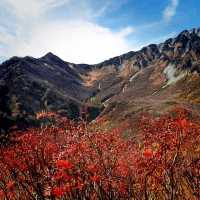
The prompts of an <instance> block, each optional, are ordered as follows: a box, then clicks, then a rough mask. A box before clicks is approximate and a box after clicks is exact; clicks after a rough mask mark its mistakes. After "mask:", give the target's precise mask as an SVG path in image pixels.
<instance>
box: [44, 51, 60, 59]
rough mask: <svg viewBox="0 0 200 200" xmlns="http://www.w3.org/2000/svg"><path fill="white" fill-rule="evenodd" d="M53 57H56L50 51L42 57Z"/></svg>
mask: <svg viewBox="0 0 200 200" xmlns="http://www.w3.org/2000/svg"><path fill="white" fill-rule="evenodd" d="M55 57H57V56H56V55H55V54H53V53H52V52H48V53H47V54H45V55H44V56H43V57H42V58H55Z"/></svg>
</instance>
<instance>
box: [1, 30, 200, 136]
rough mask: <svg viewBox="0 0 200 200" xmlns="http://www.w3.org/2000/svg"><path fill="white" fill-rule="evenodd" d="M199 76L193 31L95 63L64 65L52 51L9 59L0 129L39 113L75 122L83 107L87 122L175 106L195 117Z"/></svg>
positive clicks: (199, 36)
mask: <svg viewBox="0 0 200 200" xmlns="http://www.w3.org/2000/svg"><path fill="white" fill-rule="evenodd" d="M199 74H200V29H198V28H196V29H192V30H189V31H188V30H185V31H183V32H182V33H180V34H179V35H178V36H177V37H175V38H170V39H168V40H166V41H165V42H163V43H161V44H158V45H156V44H151V45H149V46H146V47H144V48H142V49H141V50H139V51H136V52H128V53H126V54H124V55H121V56H117V57H114V58H111V59H109V60H106V61H104V62H102V63H99V64H95V65H87V64H73V63H68V62H66V61H63V60H61V59H60V58H59V57H57V56H56V55H54V54H52V53H48V54H46V55H45V56H43V57H41V58H37V59H36V58H33V57H29V56H27V57H24V58H19V57H13V58H11V59H9V60H7V61H5V62H4V63H2V64H1V65H0V92H1V96H0V118H1V123H2V124H1V127H2V128H1V131H3V132H4V131H7V130H8V129H9V128H10V127H11V126H13V125H14V124H16V125H17V126H19V127H20V128H23V127H27V126H29V125H30V124H33V123H34V121H35V117H36V113H37V112H41V111H53V112H58V113H60V114H64V115H66V116H68V117H69V118H71V119H78V118H79V117H80V112H81V107H83V106H84V105H87V107H88V113H89V117H88V119H89V121H91V120H94V119H95V118H96V117H97V116H105V117H107V118H110V119H112V121H115V120H121V119H126V118H127V117H133V118H135V117H137V115H138V114H139V113H141V112H143V111H145V112H150V113H153V114H156V113H157V114H159V113H165V112H167V111H168V110H170V108H172V107H173V106H179V105H180V106H182V107H184V108H187V109H189V110H190V111H191V112H192V113H193V114H194V115H195V116H196V115H197V116H198V114H199V109H200V106H199V103H200V88H199V86H200V77H199ZM118 113H120V115H119V114H118ZM4 122H5V123H4Z"/></svg>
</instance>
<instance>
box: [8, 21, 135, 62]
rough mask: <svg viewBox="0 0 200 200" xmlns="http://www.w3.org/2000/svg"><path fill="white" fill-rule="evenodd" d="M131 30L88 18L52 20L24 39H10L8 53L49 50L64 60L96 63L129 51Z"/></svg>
mask: <svg viewBox="0 0 200 200" xmlns="http://www.w3.org/2000/svg"><path fill="white" fill-rule="evenodd" d="M130 33H131V29H130V28H128V29H126V28H125V29H124V31H123V30H122V31H119V32H112V31H111V30H110V29H108V28H105V27H102V26H99V25H97V24H94V23H91V22H87V21H68V22H53V23H48V24H41V25H39V26H37V27H35V28H34V29H33V30H32V33H31V36H30V38H29V40H27V41H23V40H17V39H16V40H14V41H13V40H12V44H13V45H11V46H10V49H9V52H10V56H11V55H17V56H24V55H31V56H35V57H40V56H42V55H44V54H45V53H47V52H49V51H51V52H53V53H54V54H56V55H58V56H60V57H61V58H63V59H65V60H66V61H70V62H75V63H80V62H85V63H97V62H100V61H103V60H104V59H107V58H109V57H113V56H116V55H119V54H121V53H125V52H127V51H129V50H130V49H131V47H130V46H129V45H128V42H127V40H126V36H127V34H130Z"/></svg>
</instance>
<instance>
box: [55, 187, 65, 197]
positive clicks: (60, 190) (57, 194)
mask: <svg viewBox="0 0 200 200" xmlns="http://www.w3.org/2000/svg"><path fill="white" fill-rule="evenodd" d="M64 193H65V190H64V188H61V187H55V188H53V189H52V194H53V196H55V197H58V198H60V197H62V196H63V195H64Z"/></svg>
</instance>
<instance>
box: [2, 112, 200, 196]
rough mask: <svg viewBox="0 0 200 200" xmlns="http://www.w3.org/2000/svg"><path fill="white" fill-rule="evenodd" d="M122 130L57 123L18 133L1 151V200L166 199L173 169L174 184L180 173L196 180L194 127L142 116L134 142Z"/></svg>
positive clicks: (179, 120) (176, 120) (179, 121)
mask: <svg viewBox="0 0 200 200" xmlns="http://www.w3.org/2000/svg"><path fill="white" fill-rule="evenodd" d="M125 127H129V126H127V125H126V126H124V127H123V128H116V129H113V130H110V131H101V132H100V131H95V130H92V131H90V130H86V127H85V124H81V123H77V124H76V123H74V122H72V121H70V120H67V119H59V120H56V124H55V125H54V126H47V127H45V128H44V129H43V130H41V129H30V130H28V131H27V132H26V133H24V134H20V135H19V136H18V135H17V136H16V139H15V141H14V145H13V146H8V147H5V148H4V149H2V150H1V152H0V168H1V171H0V177H1V178H0V187H2V188H0V189H2V190H0V199H1V195H2V196H3V197H2V199H3V198H5V195H8V197H11V195H12V198H13V199H16V198H17V195H19V194H20V195H23V197H24V198H25V199H29V197H30V196H29V195H30V194H33V195H37V196H38V197H40V195H41V191H44V192H43V193H44V194H42V195H44V196H48V198H51V197H52V198H53V197H56V198H63V199H65V197H66V198H68V199H70V198H71V199H73V198H74V199H86V198H88V197H91V198H92V199H94V200H97V199H100V198H101V199H102V198H103V199H106V198H107V197H108V195H111V196H112V195H113V198H114V199H127V197H130V198H133V199H143V194H144V192H145V190H148V191H149V192H147V194H148V193H151V194H153V195H155V196H156V195H157V196H158V195H160V194H163V195H164V196H167V194H166V190H165V189H164V186H167V187H168V186H169V181H170V177H167V178H168V179H167V182H166V180H165V179H166V176H167V175H168V174H169V170H170V169H172V168H173V170H174V171H173V173H175V176H174V177H175V178H177V179H176V181H177V182H178V180H179V179H180V180H182V179H183V178H184V176H183V174H184V173H185V169H187V170H190V173H191V174H192V175H193V176H194V177H195V178H196V179H197V177H198V176H199V168H198V167H197V165H195V164H191V162H193V160H192V159H193V157H195V158H198V155H197V154H198V153H195V154H194V153H193V154H191V153H190V152H199V149H198V147H199V142H200V141H199V130H200V126H199V124H198V123H196V122H193V123H191V122H190V121H189V120H188V119H187V117H186V116H184V115H183V114H181V116H179V117H176V118H172V117H170V116H164V117H161V118H157V119H154V118H151V117H150V116H146V117H145V118H144V117H143V119H142V121H141V124H140V127H138V129H139V131H138V132H139V133H138V134H137V135H135V137H134V139H129V138H126V139H124V138H123V132H124V129H126V128H125ZM129 128H130V127H129ZM133 131H134V130H133ZM182 133H190V134H182ZM194 138H195V140H194ZM185 164H187V166H189V164H191V165H190V167H185ZM181 176H183V177H181ZM196 179H195V180H196ZM145 181H146V183H145ZM173 181H174V180H173ZM145 184H146V187H147V188H145ZM165 184H167V185H165ZM173 184H175V183H173ZM36 185H37V187H36ZM180 185H181V184H180ZM38 187H41V188H40V189H41V190H38ZM176 187H177V188H178V186H176ZM27 190H28V192H27ZM191 190H192V189H191ZM157 191H159V194H158V193H157ZM133 194H134V195H135V196H131V195H133ZM15 195H16V196H15ZM84 195H85V196H84ZM15 197H16V198H15Z"/></svg>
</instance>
